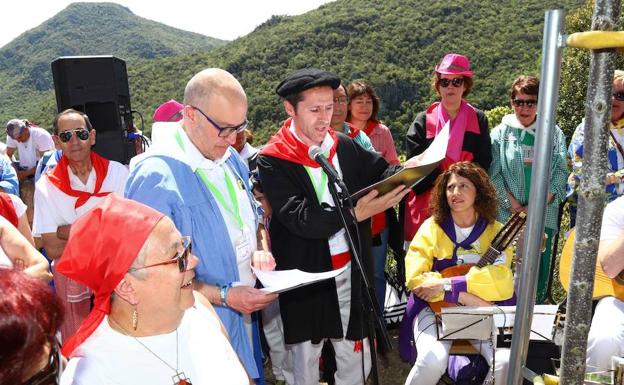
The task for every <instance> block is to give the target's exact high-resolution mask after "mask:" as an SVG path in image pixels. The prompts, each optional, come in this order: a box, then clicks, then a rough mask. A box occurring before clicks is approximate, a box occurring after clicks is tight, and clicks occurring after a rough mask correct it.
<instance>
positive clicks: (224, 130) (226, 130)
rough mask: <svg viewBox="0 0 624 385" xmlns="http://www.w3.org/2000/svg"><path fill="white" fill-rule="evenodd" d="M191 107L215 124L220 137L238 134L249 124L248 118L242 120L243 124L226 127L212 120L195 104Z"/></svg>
mask: <svg viewBox="0 0 624 385" xmlns="http://www.w3.org/2000/svg"><path fill="white" fill-rule="evenodd" d="M191 108H192V109H194V110H196V111H197V112H199V113H200V114H202V115H204V118H206V120H208V122H210V124H212V125H213V126H215V128H216V129H217V130H218V131H219V136H220V137H226V136H230V135H232V134H233V133H237V134H238V133H239V132H243V131H245V128H247V126H249V122H248V121H247V119H245V121H244V122H242V123H241V124H239V125H238V126H225V127H221V126H220V125H219V124H218V123H217V122H215V121H214V120H212V119H211V118H210V116H208V115H206V114H205V113H204V111H202V110H200V109H199V108H197V107H195V106H191Z"/></svg>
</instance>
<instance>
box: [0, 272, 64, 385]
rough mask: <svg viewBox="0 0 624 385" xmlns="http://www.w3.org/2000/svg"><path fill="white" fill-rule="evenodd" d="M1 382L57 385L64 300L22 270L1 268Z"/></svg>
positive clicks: (25, 384) (27, 384) (26, 384)
mask: <svg viewBox="0 0 624 385" xmlns="http://www.w3.org/2000/svg"><path fill="white" fill-rule="evenodd" d="M0 293H2V295H0V384H24V385H35V384H37V385H57V384H58V383H59V382H58V381H59V376H60V373H59V368H60V366H61V365H60V355H59V352H58V349H57V345H58V344H57V341H56V337H55V336H56V333H57V331H58V329H59V327H60V325H61V322H62V321H63V304H62V303H61V301H60V300H59V298H58V297H56V296H55V295H54V292H53V291H52V290H51V289H50V287H49V286H48V285H47V284H45V283H44V282H42V281H41V280H39V279H35V278H33V277H29V276H28V275H26V274H24V272H21V271H17V270H14V269H2V268H0Z"/></svg>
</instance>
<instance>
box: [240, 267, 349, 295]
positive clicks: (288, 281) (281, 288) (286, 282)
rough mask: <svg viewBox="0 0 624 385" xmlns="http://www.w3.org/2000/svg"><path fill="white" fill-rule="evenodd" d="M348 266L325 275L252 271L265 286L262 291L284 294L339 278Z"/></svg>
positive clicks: (297, 271) (294, 271)
mask: <svg viewBox="0 0 624 385" xmlns="http://www.w3.org/2000/svg"><path fill="white" fill-rule="evenodd" d="M347 266H348V265H345V266H343V267H341V268H340V269H337V270H330V271H326V272H323V273H307V272H305V271H301V270H298V269H292V270H279V271H267V270H258V269H256V268H254V267H253V266H252V267H251V269H252V270H253V272H254V274H255V275H256V277H257V278H258V279H259V280H260V282H262V285H263V286H264V288H263V289H260V290H262V291H264V292H267V293H283V292H285V291H288V290H292V289H295V288H297V287H301V286H305V285H309V284H311V283H315V282H319V281H323V280H326V279H330V278H334V277H337V276H339V275H340V274H342V273H343V272H344V271H345V269H346V268H347Z"/></svg>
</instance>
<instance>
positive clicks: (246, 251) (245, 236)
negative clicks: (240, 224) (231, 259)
mask: <svg viewBox="0 0 624 385" xmlns="http://www.w3.org/2000/svg"><path fill="white" fill-rule="evenodd" d="M249 238H250V237H249V229H247V226H245V228H244V229H243V231H242V234H241V237H240V238H238V240H237V241H236V245H235V246H236V259H238V260H243V259H245V258H248V257H249V256H250V255H251V253H253V249H252V247H251V243H250V242H249Z"/></svg>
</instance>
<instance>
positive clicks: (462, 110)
mask: <svg viewBox="0 0 624 385" xmlns="http://www.w3.org/2000/svg"><path fill="white" fill-rule="evenodd" d="M472 75H473V73H472V70H471V68H470V61H469V60H468V58H467V57H466V56H464V55H459V54H455V53H449V54H447V55H446V56H444V58H443V59H442V61H441V62H440V64H438V65H437V66H436V67H435V72H434V74H433V76H432V78H431V87H432V88H433V90H434V91H435V92H436V94H437V95H438V96H439V97H440V101H439V102H435V103H433V104H432V105H430V106H429V107H428V108H427V110H426V111H423V112H421V113H419V114H418V115H416V119H414V122H413V123H412V125H411V126H410V128H409V130H408V131H407V140H406V145H407V158H408V159H409V158H411V157H413V156H415V155H418V154H421V153H423V152H424V151H425V150H426V149H427V148H428V147H429V145H430V144H431V142H433V139H434V138H435V137H436V135H437V134H438V133H439V132H440V131H441V130H442V128H443V127H444V125H445V124H447V123H448V124H449V125H450V138H449V142H448V147H447V149H446V158H445V159H444V160H443V161H442V163H441V164H440V166H439V167H438V169H437V170H435V171H433V172H432V173H431V174H429V175H428V176H427V177H425V178H424V179H423V180H422V181H421V182H420V183H418V184H417V185H416V186H415V187H414V188H413V189H412V190H413V191H412V192H410V194H409V195H408V196H407V200H406V207H405V230H404V236H405V240H406V241H407V242H410V241H411V240H412V238H414V235H415V234H416V231H418V228H419V227H420V225H421V224H422V223H423V222H424V221H425V219H427V218H428V217H429V215H430V214H429V210H428V209H427V205H428V202H429V195H430V193H431V187H432V186H433V183H434V181H435V179H436V178H437V176H438V175H440V173H441V172H443V171H444V170H446V169H448V167H449V166H450V165H451V164H453V163H455V162H459V161H471V162H474V163H476V164H477V165H479V166H481V167H482V168H483V169H484V170H486V171H487V170H488V168H489V167H490V163H491V161H492V153H491V147H492V146H491V143H490V132H489V128H488V120H487V117H486V116H485V114H484V113H483V111H481V110H478V109H476V108H475V107H473V106H472V105H471V104H470V103H468V102H467V101H466V100H465V99H464V98H465V97H466V96H467V95H468V94H469V93H470V91H471V90H472V85H473V81H472Z"/></svg>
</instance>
